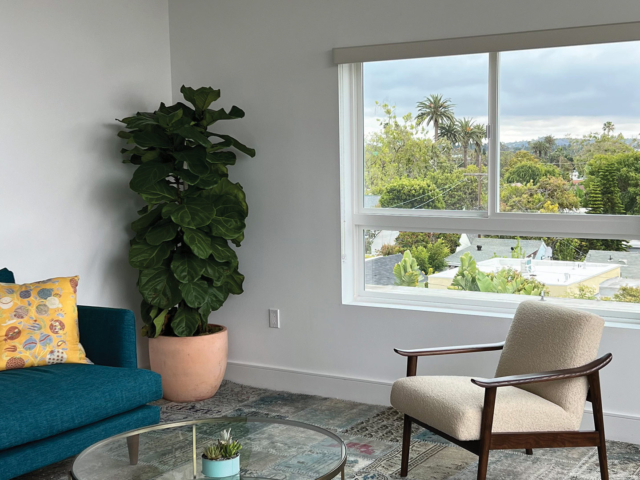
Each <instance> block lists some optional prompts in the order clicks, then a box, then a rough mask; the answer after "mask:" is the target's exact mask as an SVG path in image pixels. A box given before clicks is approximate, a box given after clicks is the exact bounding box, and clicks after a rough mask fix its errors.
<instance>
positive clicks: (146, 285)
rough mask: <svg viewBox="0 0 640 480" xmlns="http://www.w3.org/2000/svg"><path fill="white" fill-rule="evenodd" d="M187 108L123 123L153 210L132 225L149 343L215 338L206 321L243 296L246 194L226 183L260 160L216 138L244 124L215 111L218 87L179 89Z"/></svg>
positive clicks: (237, 113) (163, 109)
mask: <svg viewBox="0 0 640 480" xmlns="http://www.w3.org/2000/svg"><path fill="white" fill-rule="evenodd" d="M180 92H182V95H183V96H184V99H185V100H186V101H187V102H188V103H190V104H191V106H188V105H186V104H184V103H182V102H178V103H176V104H175V105H170V106H166V105H165V104H164V103H161V104H160V108H158V110H156V111H155V112H153V113H146V112H138V113H136V114H135V115H133V116H131V117H127V118H123V119H122V120H118V121H119V122H121V123H123V124H124V125H125V127H126V129H125V130H123V131H121V132H119V133H118V136H119V137H121V138H123V139H125V140H126V141H127V144H129V145H131V148H123V149H122V150H121V153H122V155H123V156H124V160H123V162H124V163H131V164H133V165H136V166H137V168H136V170H135V171H134V173H133V177H132V178H131V182H130V183H129V186H130V187H131V189H132V190H133V191H134V192H136V193H138V194H139V195H140V196H141V197H142V199H143V200H144V201H145V202H146V203H147V205H146V206H145V207H143V208H142V209H141V210H140V211H138V214H139V215H140V218H138V219H137V220H136V221H134V222H133V223H132V224H131V228H132V229H133V231H134V232H135V234H136V235H135V237H134V238H133V239H132V240H131V247H130V249H129V263H130V264H131V266H132V267H134V268H137V269H139V270H140V273H139V277H138V289H139V290H140V293H141V294H142V298H143V301H142V307H141V311H142V319H143V321H144V324H145V325H144V327H143V329H142V333H143V334H144V335H146V336H149V337H157V336H158V335H175V336H180V337H188V336H193V335H202V334H207V333H211V332H212V330H211V328H210V327H209V325H208V317H209V314H210V313H211V312H212V311H215V310H218V309H219V308H220V307H221V306H222V304H223V303H224V302H225V301H226V299H227V297H228V296H229V294H234V295H238V294H240V293H242V291H243V290H242V283H243V281H244V276H243V275H242V274H241V273H240V272H239V271H238V257H237V255H236V252H235V250H233V249H232V248H231V246H230V245H229V242H231V243H233V244H234V245H235V246H238V247H239V246H240V243H241V242H242V240H243V238H244V229H245V219H246V218H247V215H248V212H249V211H248V206H247V202H246V197H245V193H244V191H243V189H242V187H241V186H240V185H239V184H237V183H233V182H231V181H229V178H228V177H229V172H228V168H227V167H228V166H229V165H233V164H235V163H236V154H235V153H234V152H233V150H236V151H239V152H241V153H243V154H246V155H248V156H250V157H253V156H255V150H254V149H252V148H249V147H247V146H245V145H243V144H242V143H240V142H239V141H238V140H236V139H235V138H233V137H231V136H229V135H225V134H220V133H213V132H211V131H209V127H211V126H212V125H214V124H215V123H216V122H219V121H222V120H233V119H237V118H242V117H244V112H243V111H242V110H241V109H239V108H238V107H236V106H233V107H231V109H229V111H228V112H227V111H225V110H224V109H219V110H214V109H211V108H209V107H210V106H211V104H212V103H213V102H215V101H216V100H218V98H220V90H214V89H213V88H211V87H203V88H198V89H193V88H190V87H185V86H183V87H182V88H181V89H180Z"/></svg>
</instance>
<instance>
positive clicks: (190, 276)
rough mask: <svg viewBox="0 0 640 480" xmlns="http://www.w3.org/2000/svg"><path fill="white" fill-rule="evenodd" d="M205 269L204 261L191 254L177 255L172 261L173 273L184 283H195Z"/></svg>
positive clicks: (180, 253) (181, 253)
mask: <svg viewBox="0 0 640 480" xmlns="http://www.w3.org/2000/svg"><path fill="white" fill-rule="evenodd" d="M205 267H206V262H205V261H204V260H202V259H201V258H199V257H197V256H195V255H192V254H190V253H183V252H179V253H176V254H175V255H174V256H173V260H172V261H171V271H172V272H173V274H174V275H175V277H176V278H177V279H178V281H179V282H182V283H188V282H193V281H195V280H197V279H198V278H200V276H201V275H202V273H203V272H204V270H205Z"/></svg>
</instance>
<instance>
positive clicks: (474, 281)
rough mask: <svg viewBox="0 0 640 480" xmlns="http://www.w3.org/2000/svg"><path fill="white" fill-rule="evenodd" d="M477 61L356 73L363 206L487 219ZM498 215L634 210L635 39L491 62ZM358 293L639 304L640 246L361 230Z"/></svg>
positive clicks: (638, 200) (638, 97) (483, 99)
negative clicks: (380, 289) (383, 289)
mask: <svg viewBox="0 0 640 480" xmlns="http://www.w3.org/2000/svg"><path fill="white" fill-rule="evenodd" d="M488 63H489V60H488V55H486V54H483V55H461V56H452V57H441V58H427V59H417V60H401V61H393V62H376V63H367V64H365V66H364V118H365V139H364V141H365V149H364V150H365V157H364V162H365V169H364V173H365V178H364V184H365V198H364V206H365V207H370V208H402V209H416V210H417V209H433V210H486V208H487V178H486V177H487V138H486V134H487V132H486V124H487V116H488V94H487V92H488V80H487V79H488V69H489V66H488ZM499 78H500V132H499V133H500V185H499V188H500V197H499V198H500V205H499V208H500V210H501V211H503V212H526V213H539V214H573V215H576V214H577V215H590V214H611V215H638V214H640V141H639V139H638V136H639V135H640V89H638V88H637V78H640V42H627V43H619V44H606V45H590V46H578V47H563V48H552V49H541V50H530V51H518V52H506V53H502V54H501V56H500V74H499ZM364 241H365V251H366V254H367V260H366V261H365V265H366V269H365V270H366V272H365V274H366V275H365V276H366V278H365V283H366V284H367V288H370V287H371V288H375V287H374V286H381V285H395V286H412V287H422V288H424V287H426V288H432V289H449V290H468V291H480V292H494V293H515V294H524V295H541V293H542V292H544V294H545V295H547V296H552V297H565V298H578V299H586V300H608V301H617V302H635V303H640V253H639V252H640V243H638V242H636V241H630V240H629V241H625V240H593V239H591V240H590V239H577V238H542V237H535V238H533V237H526V238H525V237H521V238H516V237H480V236H478V235H476V234H475V233H474V232H465V233H463V234H437V233H412V232H391V231H367V232H366V233H365V239H364Z"/></svg>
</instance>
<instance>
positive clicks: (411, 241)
mask: <svg viewBox="0 0 640 480" xmlns="http://www.w3.org/2000/svg"><path fill="white" fill-rule="evenodd" d="M439 241H442V242H444V243H445V244H446V245H447V250H448V253H447V255H446V256H449V255H451V254H452V253H454V252H455V251H456V249H457V248H458V247H459V246H460V234H459V233H425V232H400V233H399V234H398V237H397V238H396V245H397V246H398V247H400V248H401V249H402V250H411V249H413V248H415V247H426V246H427V245H431V244H433V243H436V242H439Z"/></svg>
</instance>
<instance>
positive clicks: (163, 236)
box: [144, 220, 180, 245]
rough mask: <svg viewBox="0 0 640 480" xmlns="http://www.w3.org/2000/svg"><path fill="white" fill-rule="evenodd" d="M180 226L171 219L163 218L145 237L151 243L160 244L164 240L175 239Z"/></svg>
mask: <svg viewBox="0 0 640 480" xmlns="http://www.w3.org/2000/svg"><path fill="white" fill-rule="evenodd" d="M179 228H180V227H178V225H176V224H175V223H173V222H172V221H171V220H163V221H161V222H158V223H157V224H155V225H154V226H153V227H151V228H150V229H149V231H148V232H147V234H146V235H145V237H144V238H145V240H146V241H147V242H149V243H150V244H151V245H160V244H161V243H162V242H167V241H169V240H173V239H174V238H175V237H176V234H177V233H178V229H179Z"/></svg>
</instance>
